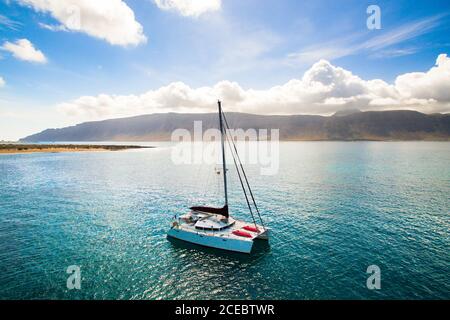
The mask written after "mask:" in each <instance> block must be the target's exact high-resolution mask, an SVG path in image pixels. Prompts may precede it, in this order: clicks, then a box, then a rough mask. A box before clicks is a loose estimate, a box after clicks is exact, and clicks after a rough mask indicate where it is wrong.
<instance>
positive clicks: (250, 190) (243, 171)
mask: <svg viewBox="0 0 450 320" xmlns="http://www.w3.org/2000/svg"><path fill="white" fill-rule="evenodd" d="M222 114H223V119H224V120H225V125H226V127H227V128H228V130H230V126H229V125H228V121H227V118H226V117H225V114H224V113H223V112H222ZM231 141H232V142H233V147H234V150H235V153H236V156H237V158H238V160H239V164H240V166H241V169H242V173H243V175H244V178H245V182H246V184H247V187H248V190H249V192H250V196H251V198H252V201H253V205H254V206H255V209H256V212H257V213H258V217H259V220H260V221H261V224H262V226H263V228H264V229H265V228H266V227H265V226H264V222H263V220H262V218H261V214H260V212H259V209H258V206H257V205H256V201H255V197H254V196H253V192H252V188H251V187H250V183H249V182H248V179H247V175H246V174H245V170H244V166H243V165H242V161H241V158H240V157H239V153H238V152H237V148H236V144H235V143H234V140H233V139H231Z"/></svg>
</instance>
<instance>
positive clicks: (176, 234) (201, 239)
mask: <svg viewBox="0 0 450 320" xmlns="http://www.w3.org/2000/svg"><path fill="white" fill-rule="evenodd" d="M167 235H168V236H170V237H173V238H175V239H179V240H183V241H187V242H191V243H195V244H198V245H201V246H206V247H212V248H216V249H222V250H229V251H235V252H242V253H250V252H251V251H252V247H253V240H251V239H242V240H241V239H231V238H225V237H217V236H211V235H208V234H206V233H201V232H199V233H194V232H190V231H185V230H182V229H180V228H172V229H170V231H169V233H168V234H167Z"/></svg>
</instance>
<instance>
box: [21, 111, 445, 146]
mask: <svg viewBox="0 0 450 320" xmlns="http://www.w3.org/2000/svg"><path fill="white" fill-rule="evenodd" d="M226 117H227V119H228V122H229V124H230V127H232V128H241V129H244V130H247V129H250V128H254V129H256V130H258V129H280V140H287V141H289V140H299V141H304V140H314V141H315V140H343V141H354V140H444V141H449V140H450V114H440V113H438V114H424V113H420V112H418V111H412V110H392V111H364V112H354V113H350V114H342V113H341V114H340V115H339V116H336V115H333V116H319V115H256V114H250V113H237V112H229V113H226ZM194 121H202V127H203V130H206V129H209V128H216V127H217V113H173V112H172V113H154V114H148V115H139V116H133V117H127V118H116V119H108V120H100V121H90V122H83V123H79V124H77V125H74V126H69V127H65V128H59V129H46V130H44V131H41V132H39V133H36V134H33V135H30V136H27V137H24V138H22V139H21V140H20V141H21V142H57V141H68V142H69V141H170V140H171V134H172V132H173V131H174V130H175V129H179V128H182V129H187V130H189V131H190V132H191V133H192V132H193V124H194Z"/></svg>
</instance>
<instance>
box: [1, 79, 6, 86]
mask: <svg viewBox="0 0 450 320" xmlns="http://www.w3.org/2000/svg"><path fill="white" fill-rule="evenodd" d="M5 84H6V82H5V80H4V79H3V78H2V77H0V88H1V87H4V86H5Z"/></svg>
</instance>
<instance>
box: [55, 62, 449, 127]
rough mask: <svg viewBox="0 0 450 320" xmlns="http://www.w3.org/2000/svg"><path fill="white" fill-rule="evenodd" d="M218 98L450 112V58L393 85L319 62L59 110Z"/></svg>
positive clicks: (317, 110) (136, 108)
mask: <svg viewBox="0 0 450 320" xmlns="http://www.w3.org/2000/svg"><path fill="white" fill-rule="evenodd" d="M217 99H221V100H223V101H224V105H225V108H226V110H227V111H238V112H250V113H257V114H330V113H333V112H336V111H339V110H346V109H353V108H359V109H361V110H388V109H415V110H417V111H421V112H450V58H449V57H447V55H445V54H441V55H439V57H438V59H437V62H436V66H435V67H433V68H431V69H430V70H429V71H428V72H415V73H407V74H403V75H400V76H399V77H397V80H396V81H395V84H388V83H386V82H385V81H383V80H380V79H374V80H363V79H361V78H360V77H358V76H356V75H354V74H353V73H352V72H350V71H348V70H345V69H343V68H340V67H336V66H333V65H332V64H331V63H330V62H328V61H326V60H320V61H318V62H316V63H315V64H314V65H313V66H312V67H311V68H310V69H309V70H307V71H306V72H305V73H304V75H303V77H302V78H301V79H293V80H290V81H288V82H287V83H285V84H283V85H279V86H275V87H272V88H269V89H267V90H254V89H244V88H242V87H241V86H240V85H239V84H238V83H236V82H230V81H221V82H219V83H217V84H216V85H214V86H212V87H200V88H191V87H189V86H188V85H186V84H185V83H182V82H174V83H171V84H169V85H167V86H164V87H161V88H159V89H156V90H150V91H148V92H146V93H144V94H141V95H127V96H119V95H107V94H101V95H99V96H96V97H93V96H84V97H80V98H78V99H76V100H75V101H71V102H66V103H62V104H60V105H59V106H58V109H59V110H60V111H62V112H63V113H65V114H67V115H71V116H76V117H79V119H83V120H87V119H105V118H110V117H119V116H130V115H137V114H145V113H154V112H173V111H176V112H211V111H215V101H216V100H217Z"/></svg>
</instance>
